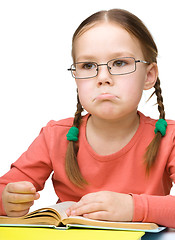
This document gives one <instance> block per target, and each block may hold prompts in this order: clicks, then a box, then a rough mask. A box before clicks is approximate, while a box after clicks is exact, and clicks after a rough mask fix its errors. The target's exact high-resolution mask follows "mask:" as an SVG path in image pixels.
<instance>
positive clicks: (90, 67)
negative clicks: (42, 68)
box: [67, 57, 150, 79]
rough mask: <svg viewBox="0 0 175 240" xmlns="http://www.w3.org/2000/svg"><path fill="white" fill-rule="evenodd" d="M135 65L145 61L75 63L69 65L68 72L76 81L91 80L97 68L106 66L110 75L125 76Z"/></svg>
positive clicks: (124, 60)
mask: <svg viewBox="0 0 175 240" xmlns="http://www.w3.org/2000/svg"><path fill="white" fill-rule="evenodd" d="M136 63H146V64H150V63H149V62H147V61H143V60H135V58H133V57H122V58H116V59H112V60H110V61H108V62H107V63H101V64H97V63H96V62H77V63H74V64H72V65H71V67H70V68H69V69H67V70H68V71H71V73H72V76H73V77H74V78H76V79H87V78H93V77H96V76H97V75H98V68H99V66H104V65H106V66H107V69H108V71H109V73H110V74H111V75H125V74H129V73H132V72H135V71H136Z"/></svg>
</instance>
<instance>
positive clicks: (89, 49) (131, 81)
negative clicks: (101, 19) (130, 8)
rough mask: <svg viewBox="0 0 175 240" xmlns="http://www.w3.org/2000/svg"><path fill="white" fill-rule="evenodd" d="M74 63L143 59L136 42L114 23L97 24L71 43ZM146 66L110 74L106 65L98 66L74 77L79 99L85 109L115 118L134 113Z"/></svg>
mask: <svg viewBox="0 0 175 240" xmlns="http://www.w3.org/2000/svg"><path fill="white" fill-rule="evenodd" d="M74 53H75V62H84V61H89V62H96V63H98V64H101V63H107V62H108V61H109V60H111V59H115V58H118V57H134V58H135V59H136V60H145V59H144V57H143V53H142V50H141V47H140V44H139V41H138V40H137V39H136V38H134V37H133V36H131V35H130V34H129V33H128V32H127V31H126V30H124V29H123V28H121V27H120V26H119V25H117V24H111V23H99V24H97V25H95V26H93V27H92V28H90V29H89V30H87V31H86V32H84V33H83V34H82V35H80V36H79V37H78V38H77V39H76V40H75V42H74ZM147 67H148V66H147V65H146V64H143V63H137V65H136V71H135V72H133V73H130V74H127V75H111V74H110V73H109V72H108V70H107V66H106V65H103V66H99V70H98V75H97V76H96V77H93V78H89V79H76V83H77V87H78V93H79V99H80V102H81V104H82V106H83V107H84V108H85V109H86V111H87V112H89V113H91V114H92V115H96V116H97V117H100V118H103V119H110V120H115V119H116V118H122V117H124V116H127V115H128V114H130V113H132V112H136V110H137V106H138V104H139V101H140V99H141V96H142V92H143V89H144V86H145V81H146V75H147Z"/></svg>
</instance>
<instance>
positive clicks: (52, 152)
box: [0, 112, 175, 228]
mask: <svg viewBox="0 0 175 240" xmlns="http://www.w3.org/2000/svg"><path fill="white" fill-rule="evenodd" d="M138 114H139V115H140V125H139V128H138V130H137V132H136V133H135V135H134V136H133V138H132V139H131V141H130V142H129V143H128V144H127V145H126V146H125V147H124V148H122V149H121V150H120V151H118V152H116V153H114V154H110V155H107V156H102V155H98V154H97V153H96V152H95V151H94V150H93V148H92V147H91V146H90V145H89V143H88V141H87V139H86V123H87V119H88V116H89V115H88V114H87V115H86V116H84V117H83V120H82V124H81V126H80V132H79V152H78V164H79V167H80V170H81V173H82V175H83V176H84V178H85V179H86V180H87V182H88V183H89V185H87V186H85V187H84V188H83V189H80V188H78V187H76V186H74V185H73V184H72V183H71V182H70V181H69V180H68V178H67V176H66V173H65V154H66V149H67V144H68V141H67V138H66V134H67V132H68V130H69V129H70V127H71V126H72V123H73V118H68V119H64V120H60V121H51V122H49V123H48V124H47V126H46V127H44V128H42V130H41V132H40V134H39V136H38V137H37V138H36V139H35V140H34V142H33V143H32V144H31V145H30V147H29V148H28V150H27V151H26V152H25V153H23V154H22V156H21V157H20V158H19V159H18V160H17V161H16V162H15V163H13V164H12V166H11V169H10V171H9V172H8V173H6V174H5V175H4V176H2V177H1V178H0V196H1V195H2V191H3V189H4V187H5V185H6V184H7V183H9V182H17V181H30V182H32V183H33V184H34V186H35V187H36V189H37V191H40V190H42V189H43V187H44V183H45V181H46V180H47V178H48V177H49V175H50V174H51V173H52V172H53V175H52V180H53V186H54V189H55V192H56V194H57V196H58V197H59V199H60V200H61V201H68V200H72V201H79V200H80V198H81V197H82V196H83V195H85V194H87V193H90V192H97V191H104V190H107V191H114V192H119V193H126V194H132V196H133V201H134V216H133V221H142V222H155V223H157V224H160V225H164V226H167V227H173V228H175V196H171V195H169V193H170V189H171V187H172V182H175V147H174V146H175V121H171V120H169V121H168V127H167V132H166V135H165V136H164V137H163V138H162V141H161V146H160V149H159V153H158V156H157V159H156V162H155V164H154V165H153V167H152V168H151V171H150V174H149V176H148V175H146V172H145V165H144V163H143V162H144V159H143V156H144V153H145V149H146V147H147V146H148V145H149V143H150V142H151V141H152V139H153V137H154V135H155V133H154V129H155V123H156V120H153V119H151V118H149V117H145V116H144V115H143V114H142V113H140V112H138ZM0 199H1V197H0ZM0 215H5V211H4V209H3V205H2V200H0Z"/></svg>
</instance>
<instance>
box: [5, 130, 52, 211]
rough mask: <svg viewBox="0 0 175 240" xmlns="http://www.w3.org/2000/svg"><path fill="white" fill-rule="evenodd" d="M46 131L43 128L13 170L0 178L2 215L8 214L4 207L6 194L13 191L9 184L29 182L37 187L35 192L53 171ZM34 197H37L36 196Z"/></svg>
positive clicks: (42, 186) (13, 166)
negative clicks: (8, 186)
mask: <svg viewBox="0 0 175 240" xmlns="http://www.w3.org/2000/svg"><path fill="white" fill-rule="evenodd" d="M45 131H46V130H45V129H42V131H41V132H40V134H39V136H38V137H37V138H36V139H35V141H34V142H33V143H32V144H31V146H30V147H29V148H28V150H27V151H26V152H25V153H24V154H22V156H21V157H20V158H19V159H18V160H17V161H16V162H15V163H14V164H12V166H11V170H10V171H9V172H8V173H6V174H5V175H4V176H2V177H1V178H0V215H6V211H5V209H4V205H5V202H6V197H5V196H6V193H8V192H9V191H11V189H10V190H9V188H7V187H6V185H7V184H9V183H15V182H23V181H24V182H29V183H31V184H32V186H33V187H34V188H35V192H37V191H40V190H42V189H43V188H44V183H45V181H46V179H47V178H48V177H49V175H50V173H51V171H52V164H51V160H50V157H49V152H48V146H47V142H46V139H45V135H46V134H45V133H44V132H45ZM11 187H12V186H11ZM33 187H32V188H33ZM13 191H17V193H18V191H21V190H19V189H18V187H17V190H14V189H13ZM22 191H23V190H22ZM27 191H28V190H27ZM33 191H34V190H33ZM2 194H3V202H2ZM34 198H36V196H35V197H34ZM32 201H33V200H32ZM29 202H31V201H29ZM6 210H7V209H6ZM7 211H8V210H7Z"/></svg>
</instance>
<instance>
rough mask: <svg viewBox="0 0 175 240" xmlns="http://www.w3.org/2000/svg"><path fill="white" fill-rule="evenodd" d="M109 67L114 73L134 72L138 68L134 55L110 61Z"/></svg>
mask: <svg viewBox="0 0 175 240" xmlns="http://www.w3.org/2000/svg"><path fill="white" fill-rule="evenodd" d="M108 69H109V71H110V73H111V74H114V75H123V74H127V73H131V72H134V71H135V70H136V67H135V59H134V58H132V57H126V58H117V59H113V60H111V61H109V62H108Z"/></svg>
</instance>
